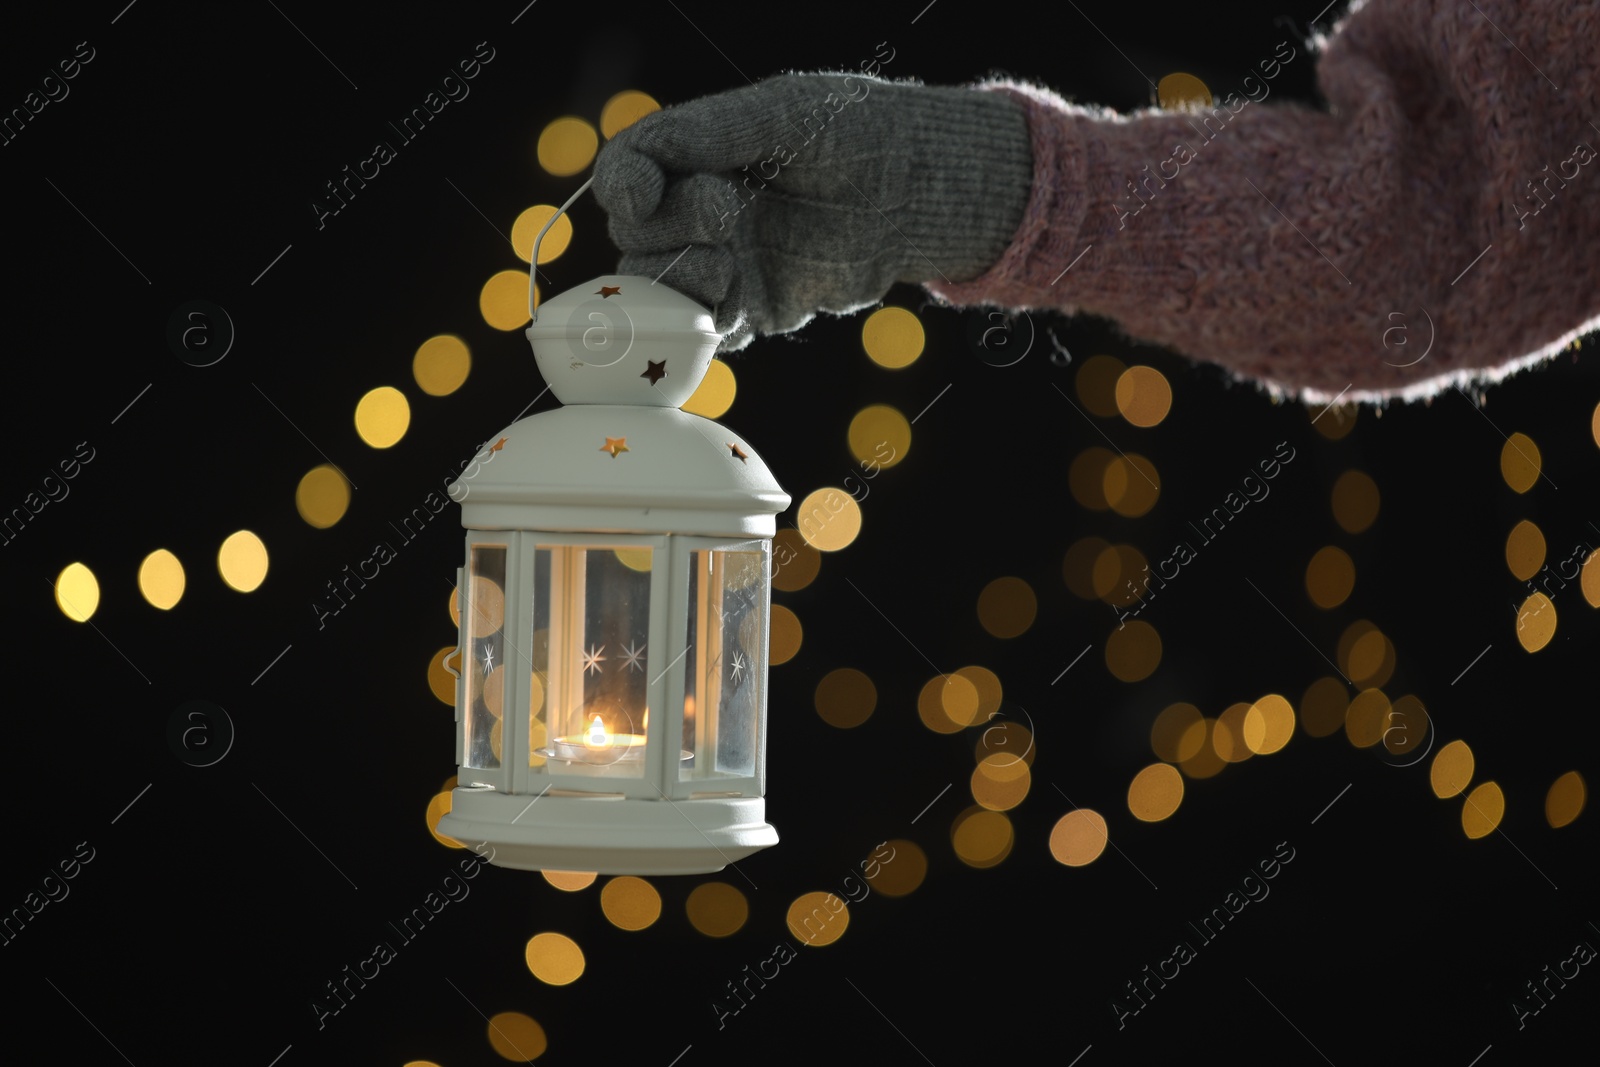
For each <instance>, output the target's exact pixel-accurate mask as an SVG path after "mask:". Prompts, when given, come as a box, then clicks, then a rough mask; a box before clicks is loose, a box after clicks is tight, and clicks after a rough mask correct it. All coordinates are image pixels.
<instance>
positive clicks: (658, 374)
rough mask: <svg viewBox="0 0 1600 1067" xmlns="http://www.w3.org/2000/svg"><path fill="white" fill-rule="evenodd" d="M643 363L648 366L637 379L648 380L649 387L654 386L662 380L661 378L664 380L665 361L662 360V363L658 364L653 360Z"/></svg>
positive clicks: (665, 371)
mask: <svg viewBox="0 0 1600 1067" xmlns="http://www.w3.org/2000/svg"><path fill="white" fill-rule="evenodd" d="M645 362H646V363H648V364H649V366H647V367H645V369H644V373H643V374H641V375H639V377H641V378H649V379H650V384H651V385H654V384H656V383H657V382H659V381H660V380H661V379H663V378H665V377H666V376H667V361H666V360H664V359H663V360H662V361H660V362H659V363H658V362H656V361H655V360H653V359H647V360H645Z"/></svg>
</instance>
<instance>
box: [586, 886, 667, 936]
mask: <svg viewBox="0 0 1600 1067" xmlns="http://www.w3.org/2000/svg"><path fill="white" fill-rule="evenodd" d="M600 910H601V911H602V912H604V913H605V917H606V920H607V921H608V922H610V923H611V925H612V926H615V927H616V928H617V929H619V930H643V929H646V928H647V927H649V926H651V925H653V924H654V923H655V921H656V920H657V919H659V918H661V894H660V893H658V892H656V887H655V886H653V885H651V884H650V883H649V882H647V881H645V880H644V879H643V878H636V877H634V876H633V875H631V874H628V875H622V876H621V877H618V878H613V879H611V880H610V881H609V882H607V883H606V884H605V885H604V886H603V887H601V889H600Z"/></svg>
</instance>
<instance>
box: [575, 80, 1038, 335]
mask: <svg viewBox="0 0 1600 1067" xmlns="http://www.w3.org/2000/svg"><path fill="white" fill-rule="evenodd" d="M1032 180H1033V162H1032V151H1031V148H1030V146H1029V140H1028V128H1027V121H1026V119H1025V117H1024V114H1023V111H1022V108H1021V106H1020V105H1018V104H1017V103H1016V102H1015V101H1013V100H1012V99H1011V98H1010V97H1009V96H1007V95H1005V94H1004V93H998V92H985V91H979V90H973V89H951V88H933V87H928V86H922V85H914V84H906V83H895V82H888V81H883V80H880V79H876V78H868V77H863V76H859V75H844V74H785V75H780V76H777V77H774V78H770V79H768V80H767V81H764V82H762V83H760V84H759V85H753V86H750V87H747V88H743V89H735V90H733V91H731V92H726V93H720V94H718V95H715V96H708V97H704V98H701V99H699V100H694V101H691V102H689V103H686V104H681V105H679V106H677V107H672V108H668V109H667V110H665V111H659V112H656V113H654V114H651V115H646V116H645V117H644V118H642V119H640V120H639V121H638V122H636V123H634V124H633V125H632V126H630V127H628V128H627V129H625V130H622V131H621V132H620V133H618V134H617V135H616V136H615V137H613V138H612V139H611V141H610V142H609V143H608V144H607V145H606V146H605V147H604V148H603V149H602V150H601V152H600V155H599V158H598V160H597V161H596V163H595V170H594V192H595V197H596V199H598V200H599V201H600V203H601V205H602V206H603V207H604V208H605V210H606V212H607V214H608V215H609V216H610V228H611V237H612V240H613V241H615V242H616V244H617V247H618V248H620V249H621V250H622V260H621V264H620V265H619V267H618V271H619V273H623V274H638V275H643V276H645V277H648V278H654V277H656V276H657V275H658V274H661V273H662V272H663V271H666V274H665V275H664V276H662V278H661V282H662V284H665V285H669V286H671V287H672V288H674V289H676V290H678V291H679V292H681V293H684V294H686V295H688V296H690V297H692V298H694V299H696V300H698V301H700V302H701V303H703V304H705V305H706V306H707V307H710V308H712V309H714V311H715V319H716V325H717V330H718V332H720V333H722V334H723V341H722V345H721V349H722V350H723V351H731V350H734V349H739V348H743V347H744V346H745V345H747V344H748V343H749V342H750V340H751V338H752V337H753V336H754V335H755V334H757V333H761V334H769V333H784V332H787V331H790V330H795V329H798V328H799V327H801V326H802V325H804V324H805V323H806V322H808V321H810V319H811V318H812V316H813V315H814V314H815V313H816V312H818V311H832V312H839V313H844V312H849V311H854V310H857V309H858V308H862V307H865V306H867V305H869V304H871V303H874V302H875V301H877V300H879V299H881V298H882V297H883V295H884V293H886V292H887V291H888V289H889V287H890V285H892V284H894V283H895V282H897V281H900V282H920V281H953V282H957V281H970V280H971V279H973V278H976V277H978V276H979V275H980V274H982V273H983V272H984V271H986V270H987V269H988V268H989V267H990V266H992V265H993V264H994V262H995V261H996V260H997V259H998V258H999V257H1000V254H1001V253H1002V252H1004V251H1005V249H1006V247H1007V245H1009V244H1010V242H1011V240H1012V237H1013V236H1014V235H1015V233H1016V230H1017V227H1018V226H1019V225H1020V223H1021V220H1022V214H1023V209H1024V208H1025V207H1026V206H1027V201H1028V195H1029V191H1030V188H1031V186H1032ZM685 249H687V251H685ZM669 265H670V270H669V269H668V268H669Z"/></svg>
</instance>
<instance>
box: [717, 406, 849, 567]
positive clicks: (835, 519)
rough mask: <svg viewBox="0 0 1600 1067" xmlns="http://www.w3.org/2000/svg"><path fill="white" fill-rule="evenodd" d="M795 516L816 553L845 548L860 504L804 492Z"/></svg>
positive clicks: (836, 491)
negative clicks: (804, 494) (804, 495)
mask: <svg viewBox="0 0 1600 1067" xmlns="http://www.w3.org/2000/svg"><path fill="white" fill-rule="evenodd" d="M685 410H687V408H685ZM795 514H796V515H797V517H798V518H797V522H798V528H799V530H800V536H801V537H803V538H805V540H806V543H807V544H808V545H810V546H811V547H812V548H814V549H817V550H818V551H819V552H837V551H839V550H840V549H842V548H847V547H849V545H850V543H851V542H852V541H854V540H855V539H856V537H857V536H858V535H859V534H860V533H861V505H860V504H857V503H856V500H855V498H854V497H853V496H851V495H850V494H849V493H847V492H845V491H844V490H843V489H840V488H837V487H835V486H826V487H824V488H822V489H816V490H813V491H812V492H810V493H808V494H807V495H806V498H805V499H804V500H802V501H800V507H799V509H798V510H797V511H796V512H795Z"/></svg>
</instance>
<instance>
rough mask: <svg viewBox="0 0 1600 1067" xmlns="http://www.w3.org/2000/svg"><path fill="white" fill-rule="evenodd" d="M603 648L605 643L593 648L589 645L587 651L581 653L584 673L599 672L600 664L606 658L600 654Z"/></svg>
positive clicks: (604, 648)
mask: <svg viewBox="0 0 1600 1067" xmlns="http://www.w3.org/2000/svg"><path fill="white" fill-rule="evenodd" d="M605 650H606V646H605V645H601V646H600V647H599V648H594V647H592V646H591V647H590V649H589V651H587V652H585V653H584V654H583V670H584V673H586V674H599V673H600V664H602V663H604V662H605V661H606V658H605V657H604V656H602V655H601V654H600V653H602V652H604V651H605Z"/></svg>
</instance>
